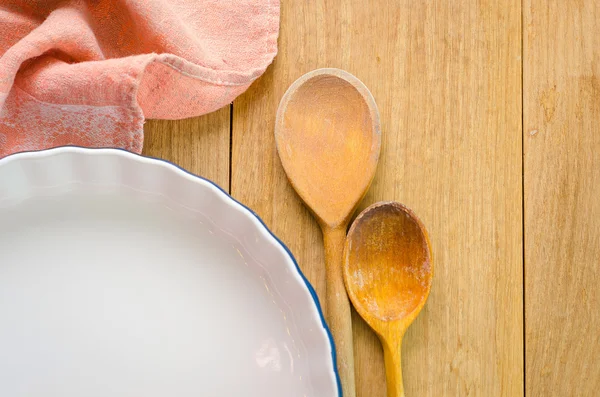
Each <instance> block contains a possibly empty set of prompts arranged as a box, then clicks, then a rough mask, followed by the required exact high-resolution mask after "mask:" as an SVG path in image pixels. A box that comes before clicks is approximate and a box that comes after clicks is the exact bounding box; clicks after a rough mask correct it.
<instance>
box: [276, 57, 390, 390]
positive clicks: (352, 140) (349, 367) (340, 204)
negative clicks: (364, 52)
mask: <svg viewBox="0 0 600 397" xmlns="http://www.w3.org/2000/svg"><path fill="white" fill-rule="evenodd" d="M275 140H276V143H277V150H278V152H279V157H280V158H281V162H282V164H283V167H284V169H285V172H286V173H287V176H288V179H289V180H290V183H291V184H292V186H293V187H294V189H295V190H296V192H297V193H298V195H299V196H300V197H301V198H302V200H304V202H305V203H306V205H307V206H308V207H309V208H310V209H311V210H312V212H313V214H314V216H315V217H316V219H317V221H318V223H319V225H320V226H321V230H322V232H323V238H324V244H325V265H326V274H327V282H326V285H327V294H326V299H325V302H326V317H327V322H328V324H329V327H330V329H331V332H332V334H333V339H334V341H335V345H336V351H337V366H338V370H339V374H340V379H341V382H342V390H343V394H344V397H354V396H355V395H356V391H355V384H354V354H353V351H352V323H351V317H350V303H349V302H348V297H347V295H346V291H345V288H344V279H343V276H342V254H343V248H344V241H345V239H346V230H347V228H348V222H349V220H350V218H351V216H352V214H353V213H354V211H355V210H356V207H357V206H358V204H359V203H360V201H361V199H362V198H363V196H364V195H365V194H366V192H367V190H368V189H369V186H370V184H371V181H372V179H373V176H374V174H375V169H376V168H377V161H378V159H379V150H380V147H381V132H380V124H379V113H378V111H377V106H376V105H375V100H374V99H373V96H372V95H371V93H370V92H369V90H368V89H367V87H365V85H364V84H362V83H361V82H360V81H359V80H358V79H357V78H356V77H354V76H352V75H351V74H349V73H347V72H344V71H342V70H339V69H319V70H315V71H312V72H310V73H307V74H305V75H304V76H302V77H300V78H299V79H298V80H296V82H294V83H293V84H292V85H291V86H290V88H289V89H288V90H287V92H286V93H285V95H284V96H283V98H282V99H281V103H280V104H279V109H278V111H277V120H276V124H275Z"/></svg>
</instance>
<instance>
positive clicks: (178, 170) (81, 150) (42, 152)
mask: <svg viewBox="0 0 600 397" xmlns="http://www.w3.org/2000/svg"><path fill="white" fill-rule="evenodd" d="M62 153H76V154H82V155H90V154H92V153H94V154H109V155H115V156H120V157H123V158H126V159H129V160H133V161H137V162H140V163H147V164H154V165H157V166H160V167H163V168H165V169H170V170H172V171H174V172H175V174H176V175H178V176H179V177H181V176H188V177H191V178H190V179H188V180H189V181H194V182H195V183H200V184H202V185H205V186H207V187H214V188H216V197H219V198H220V199H221V200H222V201H223V202H225V203H227V204H228V205H230V206H232V207H236V206H237V207H238V208H239V209H241V213H243V214H244V215H245V216H247V217H249V218H250V220H252V217H254V218H255V219H256V220H258V225H259V227H260V228H262V229H263V231H266V232H267V236H270V237H271V238H272V240H271V241H269V239H268V238H267V239H266V240H265V241H264V242H265V243H267V244H279V245H280V246H281V248H283V251H284V252H285V253H286V254H287V256H288V258H289V260H290V261H291V263H292V264H293V265H294V266H293V269H295V271H296V272H297V273H298V275H299V276H300V279H301V280H302V281H303V282H304V286H305V287H306V289H307V290H308V292H309V294H310V296H311V298H312V300H313V304H314V306H315V307H316V309H317V313H318V315H319V320H320V322H321V327H322V330H323V331H324V332H325V335H326V336H327V340H328V341H329V345H330V348H331V358H332V364H333V368H332V369H333V375H334V380H335V389H336V390H337V395H338V397H342V388H341V381H340V376H339V372H338V369H337V355H336V349H335V342H334V340H333V336H332V334H331V331H330V329H329V326H328V325H327V322H326V320H325V316H324V313H323V309H322V307H321V303H320V301H319V297H318V296H317V293H316V291H315V289H314V287H313V286H312V284H311V283H310V281H308V279H307V278H306V276H305V275H304V273H303V272H302V270H301V269H300V266H299V265H298V261H297V260H296V258H295V257H294V255H293V254H292V251H291V250H290V249H289V248H288V247H287V245H286V244H285V243H284V242H283V241H282V240H281V239H280V238H279V237H277V236H276V235H275V233H273V232H272V231H271V229H269V227H268V226H267V225H266V224H265V222H264V221H263V220H262V219H261V217H260V216H259V215H258V214H257V213H256V212H254V211H253V210H252V209H251V208H250V207H248V206H246V205H245V204H243V203H241V202H240V201H238V200H236V199H235V198H233V197H232V196H231V195H230V194H229V193H228V192H227V191H226V190H225V189H223V188H222V187H221V186H220V185H218V184H217V183H216V182H213V181H211V180H210V179H207V178H205V177H203V176H200V175H197V174H194V173H193V172H191V171H188V170H186V169H185V168H183V167H181V166H179V165H178V164H176V163H174V162H172V161H169V160H165V159H161V158H158V157H153V156H145V155H142V154H139V153H135V152H131V151H128V150H126V149H123V148H118V147H102V148H90V147H84V146H77V145H64V146H58V147H53V148H48V149H39V150H27V151H21V152H16V153H11V154H9V155H7V156H5V157H1V158H0V167H2V166H3V165H5V164H7V163H10V162H13V161H18V160H19V159H26V158H44V157H52V156H55V155H60V154H62Z"/></svg>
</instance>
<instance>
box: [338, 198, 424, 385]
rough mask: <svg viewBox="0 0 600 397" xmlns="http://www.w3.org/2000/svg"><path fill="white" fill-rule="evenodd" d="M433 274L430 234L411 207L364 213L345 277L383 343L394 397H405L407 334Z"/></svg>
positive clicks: (349, 246)
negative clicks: (404, 341) (404, 346)
mask: <svg viewBox="0 0 600 397" xmlns="http://www.w3.org/2000/svg"><path fill="white" fill-rule="evenodd" d="M432 277H433V260H432V257H431V248H430V243H429V238H428V236H427V232H426V231H425V227H424V226H423V224H422V223H421V221H420V220H419V219H418V218H417V217H416V216H415V214H414V213H413V212H412V211H411V210H409V209H408V208H406V207H405V206H403V205H402V204H399V203H395V202H386V203H376V204H374V205H372V206H370V207H368V208H367V209H365V210H364V211H363V212H361V213H360V215H359V216H358V217H357V218H356V220H355V221H354V223H353V224H352V227H351V228H350V231H349V232H348V237H347V239H346V245H345V247H344V280H345V282H346V289H347V291H348V295H349V296H350V299H351V300H352V303H353V304H354V307H355V308H356V310H357V311H358V313H359V314H360V315H361V317H362V318H363V319H365V321H366V322H367V323H368V324H369V325H370V326H371V328H373V330H375V332H376V333H377V335H378V336H379V339H380V340H381V344H382V345H383V352H384V359H385V368H386V377H387V387H388V394H387V395H388V397H400V396H402V397H403V396H404V388H403V386H402V367H401V356H402V354H401V348H402V337H403V336H404V333H405V332H406V330H407V328H408V327H409V326H410V324H411V323H412V322H413V320H414V319H415V318H416V317H417V315H418V314H419V312H420V311H421V309H422V308H423V305H425V301H426V300H427V297H428V296H429V290H430V289H431V280H432Z"/></svg>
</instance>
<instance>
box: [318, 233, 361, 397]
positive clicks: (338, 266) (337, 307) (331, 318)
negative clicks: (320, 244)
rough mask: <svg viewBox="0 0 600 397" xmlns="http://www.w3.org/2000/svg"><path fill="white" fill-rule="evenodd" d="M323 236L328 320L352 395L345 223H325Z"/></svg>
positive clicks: (346, 394)
mask: <svg viewBox="0 0 600 397" xmlns="http://www.w3.org/2000/svg"><path fill="white" fill-rule="evenodd" d="M323 239H324V243H325V267H326V272H327V296H326V303H327V305H326V313H327V323H328V325H329V328H330V330H331V333H332V335H333V340H334V342H335V349H336V353H337V366H338V371H339V374H340V380H341V382H342V392H343V396H344V397H355V396H356V386H355V383H354V351H353V344H352V316H351V313H350V301H349V300H348V295H346V287H345V286H344V276H343V272H342V257H343V253H344V242H345V241H346V228H345V227H344V226H342V227H340V228H335V229H332V228H328V227H324V228H323Z"/></svg>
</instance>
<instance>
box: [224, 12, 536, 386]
mask: <svg viewBox="0 0 600 397" xmlns="http://www.w3.org/2000/svg"><path fill="white" fill-rule="evenodd" d="M281 6H282V10H281V11H282V16H281V35H280V40H279V48H280V51H279V56H278V57H277V59H276V61H275V64H274V65H273V66H272V67H271V68H270V69H269V71H268V72H267V74H266V75H265V76H263V77H262V78H261V79H260V81H259V82H257V83H255V84H254V85H253V86H252V87H251V88H250V89H249V91H248V92H247V93H246V94H244V95H243V96H241V97H240V98H239V99H238V100H236V101H235V103H234V117H233V135H232V139H233V141H232V149H233V151H232V193H233V195H234V197H236V198H237V199H239V200H241V201H242V202H244V203H246V204H248V205H249V206H250V207H251V208H253V209H254V210H256V211H257V212H258V214H259V215H260V216H261V217H262V218H263V219H264V220H265V221H266V223H267V224H268V225H269V226H270V227H271V228H272V229H273V230H274V232H275V233H276V234H277V235H278V236H280V237H281V238H282V239H283V241H284V242H285V243H286V244H287V245H288V246H289V247H290V248H291V250H292V251H293V252H294V254H295V256H296V258H297V259H298V260H299V263H300V266H301V267H302V269H303V270H304V272H305V274H306V275H307V277H308V278H309V280H310V281H311V282H312V283H313V285H314V286H315V288H316V290H317V292H318V293H320V294H321V293H323V291H324V280H325V274H324V264H323V260H324V259H323V246H322V241H321V235H320V232H319V229H318V226H317V224H316V223H315V221H313V219H312V218H311V216H310V215H309V213H308V211H307V210H306V209H305V208H304V206H303V205H302V204H301V202H300V201H299V200H298V198H297V196H296V195H295V193H294V192H293V190H292V188H291V187H290V186H289V184H288V182H287V180H286V178H285V175H284V172H283V169H282V167H281V164H280V162H279V159H278V157H277V153H276V149H275V144H274V137H273V126H274V120H275V113H276V110H277V106H278V103H279V100H280V99H281V97H282V96H283V93H284V92H285V90H286V89H287V88H288V86H289V85H290V84H291V83H292V82H293V81H294V80H295V79H296V78H298V77H299V76H301V75H302V74H303V73H305V72H308V71H310V70H312V69H315V68H318V67H339V68H343V69H346V70H348V71H349V72H351V73H353V74H355V75H356V76H357V77H359V78H360V79H361V80H362V81H363V82H364V83H365V84H366V85H367V86H368V87H369V88H370V89H371V91H372V93H373V94H374V96H375V99H376V100H377V103H378V105H379V109H380V112H381V120H382V130H383V143H382V155H381V160H380V164H379V168H378V172H377V175H376V177H375V182H374V185H373V186H372V189H371V190H370V192H369V194H368V195H367V197H366V199H365V200H364V203H363V206H362V207H363V208H364V206H366V205H368V204H370V203H372V202H374V201H379V200H398V201H401V202H403V203H405V204H406V205H408V206H409V207H411V208H412V209H414V210H415V211H416V213H417V214H418V215H419V216H420V217H421V219H422V220H423V222H424V223H425V225H427V227H428V229H429V232H430V235H431V238H432V243H433V255H434V260H435V263H436V265H435V266H436V267H435V276H434V282H433V287H432V292H431V296H430V298H429V301H428V303H427V305H426V306H425V309H424V310H423V312H422V313H421V315H420V317H419V318H418V319H417V320H416V322H415V323H414V324H413V326H412V327H411V328H410V329H409V331H408V333H407V335H406V336H405V339H404V350H403V364H404V381H405V387H406V395H407V396H435V397H439V396H484V397H492V396H519V395H523V389H524V387H523V371H524V368H523V328H522V326H523V324H522V319H523V300H522V297H523V296H522V294H523V291H522V281H523V279H522V277H523V274H522V271H523V262H522V259H523V257H522V249H523V246H522V189H521V186H522V179H521V178H522V175H521V171H522V163H521V158H522V157H521V155H522V151H521V149H522V148H521V142H522V135H521V59H520V55H521V3H520V0H508V1H504V2H494V1H479V2H476V3H475V2H464V1H459V0H436V1H410V0H399V1H394V2H387V1H372V2H369V3H368V6H366V3H365V2H364V1H363V0H352V1H345V0H335V1H334V0H329V1H325V0H315V1H310V2H307V1H291V0H283V1H282V4H281ZM353 321H354V331H355V355H356V369H357V383H358V384H357V391H358V396H359V397H382V396H385V395H386V393H385V380H384V369H383V359H382V353H381V347H380V345H379V344H378V342H377V339H376V337H375V336H374V334H373V333H372V332H371V331H370V330H369V329H368V328H367V326H366V325H365V323H364V322H362V320H361V319H360V318H359V317H358V316H356V315H354V317H353Z"/></svg>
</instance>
